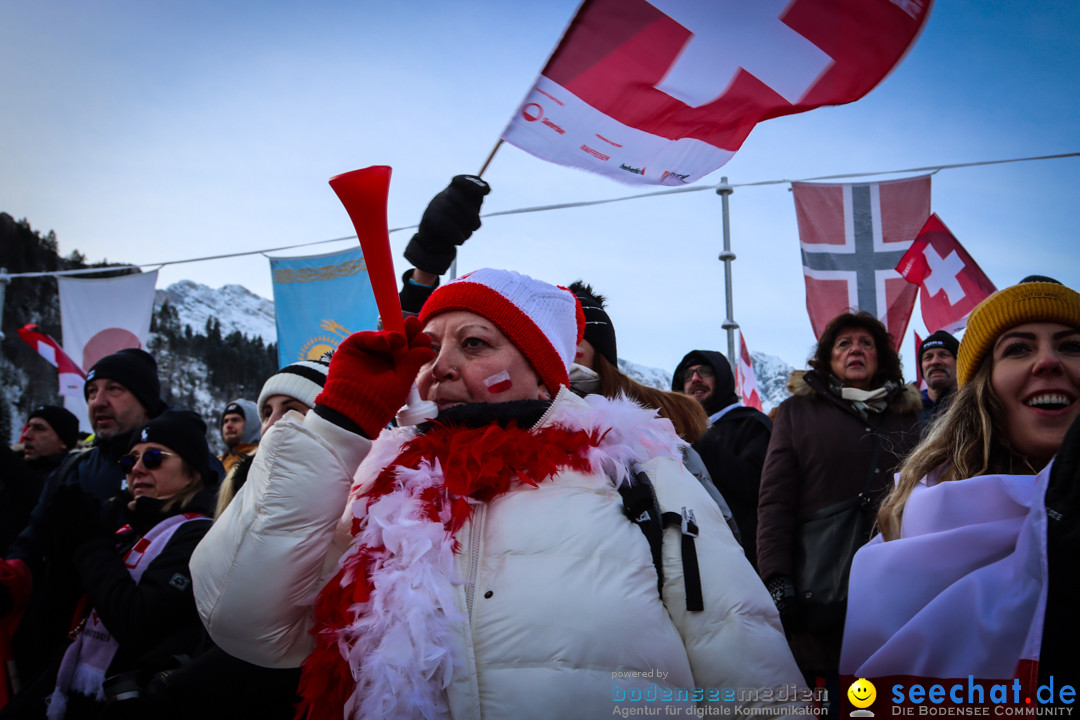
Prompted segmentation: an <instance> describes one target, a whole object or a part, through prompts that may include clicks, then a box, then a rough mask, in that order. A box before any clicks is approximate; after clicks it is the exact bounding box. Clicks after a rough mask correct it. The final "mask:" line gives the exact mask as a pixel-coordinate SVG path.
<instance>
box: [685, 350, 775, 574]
mask: <svg viewBox="0 0 1080 720" xmlns="http://www.w3.org/2000/svg"><path fill="white" fill-rule="evenodd" d="M691 371H696V372H691ZM671 389H672V391H674V392H680V393H685V394H686V395H690V396H691V397H694V398H696V399H697V400H698V402H700V403H701V405H702V407H703V408H704V409H705V412H706V413H708V414H709V428H708V429H707V430H706V431H705V432H704V433H703V434H702V435H701V437H699V438H698V439H697V440H696V441H694V450H696V451H697V453H698V454H699V455H700V456H701V459H702V460H703V461H704V463H705V467H706V468H707V469H708V471H709V475H710V476H711V477H712V479H713V482H715V483H716V486H717V488H718V489H719V490H720V492H721V494H723V496H724V499H725V500H727V502H728V505H730V506H731V512H732V514H733V515H734V517H735V522H736V523H737V524H738V526H739V535H740V541H741V542H742V546H743V550H745V551H746V557H747V558H748V559H749V560H750V563H751V564H754V565H755V567H756V562H757V522H758V520H757V512H758V489H759V487H760V485H761V468H762V466H763V465H764V464H765V453H766V452H767V451H768V449H769V437H770V435H771V434H772V421H771V420H769V418H768V416H767V415H765V414H764V413H763V412H761V411H759V410H757V409H755V408H751V407H746V406H745V405H743V404H742V403H741V402H740V401H739V396H738V394H737V393H736V392H735V376H734V375H733V374H732V372H731V365H729V364H728V361H727V358H725V357H724V356H723V355H721V354H720V353H718V352H715V351H713V350H693V351H691V352H689V353H687V354H686V356H685V357H683V359H682V360H680V361H679V364H678V366H677V367H676V368H675V374H674V375H673V376H672V379H671Z"/></svg>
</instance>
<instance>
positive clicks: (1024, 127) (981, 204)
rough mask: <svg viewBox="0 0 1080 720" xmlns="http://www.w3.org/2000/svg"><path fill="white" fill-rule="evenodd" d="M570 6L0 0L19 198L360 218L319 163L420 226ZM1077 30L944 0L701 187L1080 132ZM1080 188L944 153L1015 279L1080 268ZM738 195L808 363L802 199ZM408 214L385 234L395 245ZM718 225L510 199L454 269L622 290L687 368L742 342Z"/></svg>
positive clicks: (78, 243) (755, 259)
mask: <svg viewBox="0 0 1080 720" xmlns="http://www.w3.org/2000/svg"><path fill="white" fill-rule="evenodd" d="M576 8H577V2H576V1H574V0H548V1H547V2H543V3H527V4H526V3H506V2H488V1H487V0H483V1H476V0H472V1H470V0H463V1H462V2H458V3H445V2H410V1H408V0H403V1H402V2H398V3H383V2H367V1H360V2H348V3H346V2H308V3H303V4H301V3H285V2H194V1H190V0H189V1H186V2H174V1H170V0H163V1H161V2H155V3H145V2H134V1H132V2H119V1H113V0H101V1H95V2H90V3H77V2H55V1H50V0H40V1H38V2H33V3H26V2H19V1H17V0H0V97H2V98H3V101H2V103H3V104H2V110H0V210H2V211H5V212H8V213H10V214H11V215H13V216H15V217H16V218H26V219H27V220H28V221H29V222H30V224H31V225H32V226H33V227H34V228H36V229H39V230H41V231H42V232H43V233H44V232H47V231H48V230H54V231H55V232H56V234H57V236H58V238H59V241H60V249H61V252H62V253H64V254H67V253H69V252H71V251H72V250H75V249H78V250H79V251H80V252H82V253H84V254H85V255H86V256H87V257H88V258H89V259H90V260H101V259H105V258H107V259H109V260H125V261H131V262H136V263H155V262H161V261H168V260H181V259H186V258H192V257H200V256H205V255H215V254H220V253H225V252H242V251H248V250H258V249H261V248H270V247H278V246H283V245H290V244H295V243H305V242H311V241H316V240H323V239H329V238H335V237H341V236H345V235H351V234H352V232H353V231H352V228H351V225H350V223H349V220H348V217H347V215H346V214H345V212H344V209H343V208H342V207H341V205H340V203H339V202H338V200H337V198H336V197H335V196H334V194H333V192H332V191H331V190H330V188H329V186H328V185H327V184H326V180H327V179H328V178H329V177H331V176H332V175H335V174H338V173H340V172H344V171H347V170H352V169H355V168H358V167H364V166H367V165H374V164H385V165H391V166H392V167H393V168H394V178H393V182H392V185H391V190H390V201H389V208H388V216H389V224H390V227H401V226H407V225H412V224H414V223H416V222H417V221H418V219H419V217H420V214H421V212H422V211H423V209H424V207H425V206H426V204H427V202H428V200H430V198H431V196H432V195H434V194H435V193H436V192H438V191H439V190H440V189H441V188H442V187H444V186H445V185H446V183H447V182H448V181H449V179H450V178H451V177H452V176H453V175H455V174H457V173H463V172H476V171H477V170H479V168H480V166H481V164H482V163H483V161H484V159H485V158H486V157H487V155H488V153H489V152H490V150H491V148H492V146H493V145H494V143H495V142H496V140H497V139H498V136H499V134H500V133H501V132H502V129H503V128H504V126H505V125H506V123H507V121H508V120H509V118H510V116H511V114H512V113H513V112H514V111H515V109H516V107H517V105H518V103H519V102H520V101H521V99H522V98H523V97H524V95H525V93H526V92H527V91H528V89H529V87H530V86H531V85H532V83H533V81H534V80H535V77H536V75H537V73H538V72H539V70H540V68H541V67H542V66H543V64H544V62H545V61H546V59H547V57H548V55H549V54H550V52H551V51H552V49H553V48H554V46H555V44H556V43H557V41H558V38H559V37H560V35H561V33H562V31H563V30H564V28H565V27H566V25H567V23H568V22H569V20H570V18H571V17H572V16H573V14H574V12H575V10H576ZM1078 38H1080V4H1077V3H1076V2H1074V1H1073V0H1040V1H1039V2H1036V3H1032V2H1028V1H1027V0H999V1H993V0H956V1H954V2H945V1H943V0H942V1H940V2H938V3H936V5H935V7H934V9H933V11H932V13H931V15H930V18H929V21H928V23H927V25H926V27H925V28H924V31H923V33H922V35H921V36H920V38H919V39H918V40H917V42H916V43H915V45H914V46H913V47H912V48H911V50H910V51H909V53H908V55H907V57H906V58H905V59H904V60H903V61H902V62H901V63H900V65H899V66H898V67H897V68H896V69H895V70H894V71H893V73H892V74H891V75H889V77H887V78H886V79H885V81H884V82H882V83H881V84H880V85H879V86H878V87H877V88H876V89H875V90H873V91H872V92H871V93H870V94H869V95H867V96H866V97H864V98H863V99H862V100H859V101H857V102H856V103H853V104H850V105H846V106H840V107H833V108H822V109H818V110H815V111H811V112H809V113H803V114H801V115H796V116H791V117H786V118H779V119H776V120H770V121H767V122H766V123H763V124H762V125H760V126H758V127H757V128H756V129H755V130H754V132H753V133H751V135H750V137H749V138H748V140H747V141H746V143H745V144H744V145H743V147H742V149H741V150H740V151H739V152H738V153H737V154H736V156H735V158H734V159H733V160H732V161H731V162H730V163H728V164H727V165H726V166H725V167H723V168H721V169H720V170H718V171H716V172H714V173H712V174H711V175H709V176H707V177H706V178H705V179H704V180H702V181H700V182H699V183H698V184H699V185H700V186H702V187H709V186H712V185H715V184H717V183H719V182H720V178H721V176H727V177H728V179H729V181H730V182H731V183H733V184H735V185H737V186H738V185H739V184H741V183H754V182H760V181H765V180H777V179H803V178H810V177H817V176H822V175H830V174H835V173H855V172H867V173H869V172H877V171H886V170H897V169H904V168H913V167H923V166H937V165H948V164H955V163H969V162H980V161H987V160H999V159H1008V158H1018V157H1027V156H1040V155H1053V154H1060V153H1070V152H1078V151H1080V113H1078V110H1080V39H1078ZM895 177H898V176H896V175H885V176H880V177H877V176H875V177H870V178H868V179H893V178H895ZM485 179H487V180H488V181H489V182H490V183H491V185H492V187H493V192H492V194H491V195H490V196H489V197H488V199H487V201H486V202H485V205H484V210H485V212H495V211H501V210H509V209H513V208H519V207H530V206H537V205H545V204H552V203H564V202H573V201H580V200H601V199H607V198H617V197H624V196H629V195H634V194H637V193H639V192H641V190H640V189H639V188H634V187H630V186H624V185H621V184H619V183H617V182H615V181H612V180H609V179H606V178H602V177H599V176H593V175H591V174H588V173H585V172H582V171H579V170H574V169H570V168H563V167H559V166H556V165H552V164H548V163H545V162H542V161H540V160H538V159H536V158H534V157H532V156H530V155H527V154H526V153H524V152H522V151H520V150H518V149H516V148H513V147H510V146H503V147H502V148H501V149H500V150H499V152H498V154H497V155H496V157H495V159H494V161H493V162H492V164H491V166H490V168H489V169H488V171H487V173H486V174H485ZM1077 187H1080V158H1068V159H1062V160H1047V161H1041V162H1028V163H1016V164H1007V165H996V166H988V167H976V168H965V169H955V170H944V171H942V172H940V173H938V174H937V175H935V176H934V179H933V209H934V211H935V212H937V213H938V214H939V215H940V216H941V218H942V219H943V220H944V221H945V223H946V224H947V225H948V226H949V227H950V228H951V229H952V231H953V232H954V234H956V236H957V237H958V238H959V239H960V241H961V242H962V243H963V244H964V245H965V247H967V249H968V251H969V252H970V253H971V254H972V255H973V257H974V258H975V259H976V260H977V261H978V262H979V263H980V265H981V266H982V267H983V269H984V270H985V271H986V272H987V274H988V275H989V276H990V278H991V280H993V281H994V282H995V283H996V284H997V285H998V286H999V287H1004V286H1006V285H1010V284H1013V283H1014V282H1016V281H1017V280H1019V279H1020V278H1021V277H1023V276H1024V275H1027V274H1031V273H1043V274H1050V275H1053V276H1055V277H1057V278H1058V279H1060V280H1061V281H1063V282H1065V283H1066V284H1068V285H1070V286H1072V287H1074V288H1080V261H1078V257H1080V252H1078V251H1077V236H1078V233H1077V220H1076V213H1075V211H1074V210H1073V208H1074V207H1075V206H1076V200H1075V194H1076V188H1077ZM730 205H731V231H732V246H733V250H734V251H735V253H736V254H737V256H738V260H737V261H736V262H735V264H734V283H733V286H734V297H735V319H736V320H737V321H738V322H739V323H740V324H741V325H742V327H743V329H744V331H745V333H746V337H747V342H748V344H749V345H750V347H751V349H752V350H759V351H763V352H767V353H769V354H772V355H777V356H779V357H781V358H783V359H784V360H786V361H788V362H789V363H792V364H793V365H796V366H802V365H803V363H804V361H805V358H806V356H807V354H808V353H809V352H810V350H811V349H812V346H813V343H814V338H813V334H812V332H811V329H810V323H809V320H808V319H807V316H806V311H805V298H804V291H803V284H802V272H801V264H800V260H799V251H798V235H797V230H796V223H795V210H794V204H793V202H792V199H791V194H790V192H789V191H788V189H787V186H786V185H765V186H760V187H736V190H735V193H734V194H733V195H732V196H731V199H730ZM409 235H410V233H409V232H400V233H395V234H393V235H392V236H391V243H392V246H393V249H394V251H395V255H396V258H397V259H398V262H399V263H401V264H402V265H404V260H403V259H402V258H401V251H402V250H403V249H404V246H405V243H406V242H407V241H408V238H409ZM348 246H349V243H339V244H335V245H321V246H317V247H315V248H312V249H309V250H308V251H307V252H327V251H330V250H336V249H341V248H344V247H348ZM721 246H722V237H721V212H720V199H719V197H717V196H716V195H715V194H714V193H713V192H711V191H708V190H706V191H702V192H692V193H685V194H679V195H673V196H667V197H656V198H647V199H639V200H632V201H628V202H621V203H613V204H607V205H601V206H597V207H592V208H579V209H570V210H559V211H552V212H545V213H533V214H524V215H511V216H502V217H493V218H490V219H488V220H485V222H484V227H483V228H481V230H480V231H478V233H477V234H476V235H475V236H474V237H473V238H472V239H471V240H469V241H468V243H467V244H466V245H465V246H464V247H463V249H462V252H461V254H460V268H461V271H467V270H469V269H472V268H475V267H481V266H486V265H490V266H495V267H509V268H512V269H517V270H521V271H523V272H526V273H528V274H531V275H534V276H536V277H539V278H542V279H545V280H549V281H552V282H558V283H560V284H565V283H569V282H570V281H571V280H574V279H576V278H579V277H580V278H584V279H585V280H587V281H589V282H591V283H592V284H593V285H594V286H596V287H597V288H598V289H599V290H600V291H601V292H604V293H605V294H607V295H608V298H609V312H610V314H611V316H612V318H613V320H614V322H615V325H616V329H617V332H618V340H619V354H620V356H621V357H624V358H627V359H630V360H633V361H635V362H638V363H641V364H644V365H649V366H654V367H661V368H666V369H668V370H670V369H672V368H673V367H674V366H675V364H676V363H677V362H678V360H679V358H681V357H682V355H683V354H684V353H685V352H686V351H687V350H690V349H692V348H715V349H721V350H723V349H725V348H726V345H727V341H726V336H725V334H724V332H723V331H722V330H721V328H720V324H721V322H722V320H723V317H724V309H723V308H724V283H723V266H722V265H721V263H719V262H718V261H717V260H716V256H717V253H718V252H719V251H720V249H721ZM184 278H189V279H192V280H195V281H198V282H202V283H205V284H207V285H210V286H212V287H219V286H221V285H223V284H225V283H239V284H242V285H245V286H247V287H248V288H250V289H251V290H253V291H254V292H257V293H260V294H262V295H265V296H267V297H269V296H270V295H271V285H270V273H269V263H268V262H267V260H266V259H265V258H264V257H261V256H258V255H255V256H250V257H246V258H239V259H232V260H216V261H208V262H200V263H194V264H185V265H175V266H166V267H165V268H164V269H162V270H161V274H160V279H159V283H158V286H159V287H164V286H166V285H168V284H170V283H172V282H175V281H177V280H180V279H184ZM911 327H912V328H915V329H919V330H920V331H921V329H922V323H921V319H920V317H919V315H918V310H917V309H916V313H915V315H914V316H913V318H912V325H911ZM909 336H910V330H909ZM904 355H905V358H904V359H905V369H906V371H907V374H908V376H909V377H910V376H912V375H913V374H914V365H913V362H912V361H911V359H910V358H911V356H912V353H911V349H910V346H909V343H906V344H905V348H904Z"/></svg>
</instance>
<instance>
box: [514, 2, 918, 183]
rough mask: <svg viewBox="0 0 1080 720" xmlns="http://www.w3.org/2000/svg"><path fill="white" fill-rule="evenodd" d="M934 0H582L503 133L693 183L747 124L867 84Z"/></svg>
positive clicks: (571, 156)
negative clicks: (560, 39) (583, 0)
mask: <svg viewBox="0 0 1080 720" xmlns="http://www.w3.org/2000/svg"><path fill="white" fill-rule="evenodd" d="M931 4H932V3H931V0H902V1H901V0H585V2H584V3H582V5H581V8H580V9H579V10H578V12H577V15H576V16H575V17H574V19H573V20H572V21H571V23H570V26H569V28H567V30H566V33H565V35H564V36H563V38H562V41H561V42H560V43H559V45H558V47H556V49H555V51H554V52H553V53H552V56H551V58H550V59H549V60H548V63H547V65H546V66H545V67H544V69H543V71H542V73H541V75H540V77H539V78H538V79H537V81H536V84H535V85H534V86H533V88H532V89H531V90H530V91H529V93H528V95H526V97H525V100H524V101H523V102H522V103H521V106H520V108H519V109H518V111H517V112H516V113H515V114H514V116H513V118H511V120H510V123H509V124H508V125H507V127H506V130H505V131H503V135H502V137H503V139H504V140H505V141H506V142H509V143H510V144H512V145H515V146H517V147H519V148H521V149H522V150H525V151H526V152H529V153H531V154H533V155H535V156H537V157H539V158H542V159H544V160H548V161H551V162H555V163H559V164H561V165H570V166H572V167H577V168H582V169H585V170H590V171H593V172H597V173H600V174H602V175H607V176H608V177H613V178H615V179H617V180H621V181H623V182H627V183H634V184H654V185H655V184H659V185H682V184H686V183H692V182H694V181H696V180H698V179H700V178H701V177H703V176H705V175H707V174H708V173H710V172H712V171H713V170H715V169H716V168H718V167H720V166H721V165H723V164H724V163H726V162H727V161H728V160H730V159H731V157H732V156H733V155H734V154H735V151H736V150H738V149H739V147H740V146H741V145H742V143H743V141H744V140H746V137H747V135H749V134H750V131H751V130H752V129H753V128H754V125H755V124H757V123H759V122H761V121H763V120H767V119H769V118H774V117H779V116H782V115H791V114H793V113H799V112H804V111H806V110H812V109H813V108H816V107H820V106H822V105H840V104H843V103H849V102H853V101H855V100H858V99H859V98H861V97H862V96H863V95H865V94H866V93H868V92H870V90H872V89H873V88H874V87H875V86H876V85H877V84H878V83H879V82H881V80H882V79H883V78H884V77H885V76H886V75H887V74H888V73H889V71H890V70H892V68H893V67H894V66H895V65H896V64H897V63H898V62H899V61H900V58H901V57H903V55H904V53H905V52H906V51H907V49H908V48H909V47H910V46H911V44H912V43H913V42H914V40H915V38H916V36H917V35H918V34H919V31H920V29H921V28H922V26H923V24H924V23H925V22H926V18H927V16H928V15H929V13H930V7H931Z"/></svg>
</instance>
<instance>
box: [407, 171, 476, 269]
mask: <svg viewBox="0 0 1080 720" xmlns="http://www.w3.org/2000/svg"><path fill="white" fill-rule="evenodd" d="M489 192H491V186H490V185H488V184H487V183H486V182H484V181H483V180H481V179H480V178H479V177H477V176H476V175H456V176H454V179H453V180H451V181H450V184H449V185H448V186H447V187H446V189H445V190H443V191H442V192H440V193H439V194H438V195H436V196H435V197H433V198H432V199H431V202H430V203H428V206H427V209H426V210H424V215H423V216H422V217H421V218H420V228H419V230H418V231H417V233H416V234H415V235H413V236H412V240H410V241H409V244H408V246H406V248H405V259H406V260H408V261H409V262H410V263H412V265H413V267H415V268H417V269H418V270H423V271H424V272H428V273H431V274H432V275H442V274H443V273H445V272H446V271H447V269H448V268H449V267H450V263H452V262H454V258H455V257H457V246H458V245H461V244H462V243H463V242H465V241H466V240H468V239H469V237H470V236H471V235H472V234H473V231H474V230H476V229H477V228H478V227H480V205H481V204H482V203H483V202H484V196H485V195H487V194H488V193H489Z"/></svg>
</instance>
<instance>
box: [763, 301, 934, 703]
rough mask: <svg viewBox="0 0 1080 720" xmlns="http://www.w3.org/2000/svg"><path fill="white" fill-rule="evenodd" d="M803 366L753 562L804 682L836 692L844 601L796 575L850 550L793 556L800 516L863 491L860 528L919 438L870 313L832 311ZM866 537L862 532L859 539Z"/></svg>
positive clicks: (892, 359)
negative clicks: (821, 603)
mask: <svg viewBox="0 0 1080 720" xmlns="http://www.w3.org/2000/svg"><path fill="white" fill-rule="evenodd" d="M809 364H810V369H809V370H807V371H805V372H802V371H799V372H795V373H793V374H792V376H791V378H790V380H789V381H788V389H789V390H790V391H791V393H792V397H790V398H788V399H787V400H785V401H784V402H783V403H781V404H780V407H779V410H778V411H777V414H776V422H775V425H774V426H773V433H772V439H771V441H770V443H769V451H768V454H767V456H766V458H765V467H764V469H763V471H762V475H761V493H760V497H759V503H758V535H757V539H758V542H757V558H758V572H759V573H760V575H761V578H762V579H763V580H764V581H765V583H766V586H767V587H768V588H769V592H770V594H771V595H772V596H773V601H774V602H775V603H776V605H777V609H779V611H780V618H781V620H782V621H783V623H784V628H785V630H786V631H787V634H788V641H789V642H790V644H791V649H792V652H793V653H794V655H795V660H796V662H797V663H798V664H799V668H800V669H801V670H802V671H803V673H804V675H805V676H806V677H807V679H808V682H809V683H810V685H811V686H814V684H815V682H814V681H815V678H823V679H825V681H826V683H827V684H826V687H830V696H831V697H836V695H837V692H838V690H839V688H838V687H836V681H837V667H838V664H839V659H840V641H841V637H842V635H843V629H844V628H843V618H844V607H843V605H842V604H841V605H837V606H835V607H833V606H830V607H825V608H820V607H814V606H812V605H810V604H809V603H807V602H806V601H805V600H804V598H803V596H802V593H801V590H802V588H801V587H800V586H799V585H800V583H799V580H798V579H799V578H800V577H802V576H803V575H804V574H805V575H808V574H810V571H811V570H812V569H815V568H816V567H818V566H815V565H814V563H818V564H820V563H830V564H833V563H840V566H841V567H842V568H845V570H844V574H845V575H846V567H847V566H848V565H849V564H850V562H851V558H850V557H847V558H843V557H840V558H837V557H817V556H815V557H807V558H799V557H797V553H796V549H797V546H798V538H799V532H800V526H801V525H802V524H803V523H804V522H805V521H806V520H808V519H810V518H811V517H812V516H814V515H815V514H816V513H819V512H820V511H822V510H824V509H826V508H829V507H830V506H834V505H837V504H839V503H842V502H845V501H849V500H850V499H852V498H855V497H857V496H859V495H860V494H861V493H863V494H865V495H866V496H867V497H868V498H869V502H868V503H867V504H866V506H867V507H866V511H867V514H868V522H867V528H869V527H870V522H869V521H870V520H871V519H872V512H873V510H874V509H876V507H877V505H878V503H879V502H880V501H881V498H882V497H883V496H884V495H885V493H886V492H887V491H888V490H889V488H891V487H892V474H893V472H894V471H895V470H896V469H897V467H899V465H900V462H901V461H902V460H903V458H904V456H905V455H907V453H908V451H910V449H911V448H912V447H914V446H915V443H916V442H917V441H918V438H919V430H918V412H919V408H920V407H921V403H920V401H919V395H918V392H917V391H916V390H915V388H914V387H912V386H911V385H905V384H904V382H903V376H902V370H901V365H900V358H899V357H898V356H897V354H896V351H895V350H894V349H893V344H892V339H891V337H890V336H889V334H888V332H887V330H886V329H885V327H884V325H882V324H881V322H880V321H878V320H877V318H875V317H874V316H873V315H870V314H869V313H865V312H860V313H854V314H853V313H844V314H842V315H840V316H838V317H836V318H834V319H833V320H832V321H831V322H830V323H829V325H828V326H827V327H826V328H825V331H824V332H823V333H822V335H821V338H820V339H819V340H818V345H817V349H816V351H815V354H814V356H813V357H812V358H811V359H810V361H809ZM868 539H869V538H868V537H863V538H861V540H860V542H861V543H865V542H866V540H868Z"/></svg>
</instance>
